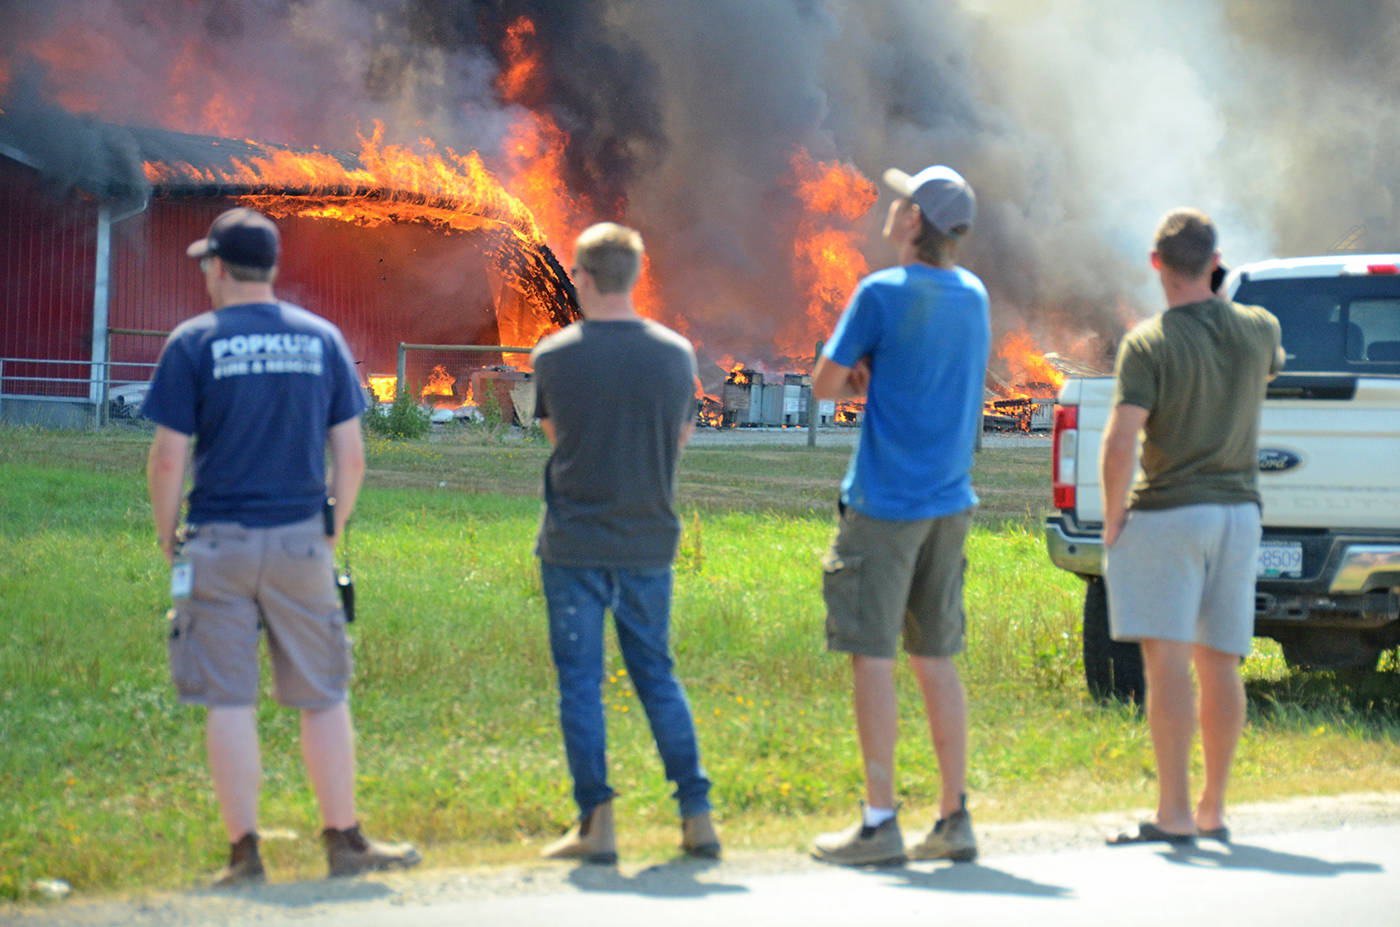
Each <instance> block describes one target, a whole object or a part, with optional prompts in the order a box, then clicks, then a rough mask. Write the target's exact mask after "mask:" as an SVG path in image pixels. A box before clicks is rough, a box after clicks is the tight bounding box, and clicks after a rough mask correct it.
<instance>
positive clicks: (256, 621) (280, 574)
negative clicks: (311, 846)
mask: <svg viewBox="0 0 1400 927" xmlns="http://www.w3.org/2000/svg"><path fill="white" fill-rule="evenodd" d="M280 247H281V240H280V236H279V234H278V231H277V226H275V225H274V224H273V223H272V221H271V220H270V219H268V218H267V217H266V216H264V215H262V214H261V213H258V212H255V211H253V210H251V209H243V208H239V209H231V210H228V211H227V212H225V213H222V214H221V215H220V216H219V217H218V218H217V219H215V220H214V224H213V225H212V226H211V227H210V229H209V234H208V236H207V237H205V238H201V239H200V240H199V241H196V242H194V243H193V244H191V245H190V246H189V248H188V249H187V252H186V253H187V254H188V255H189V256H190V257H193V258H198V259H199V268H200V271H201V272H202V273H203V274H204V285H205V288H206V290H207V291H208V293H209V299H210V302H211V303H212V304H213V306H214V309H213V311H211V312H205V313H203V314H201V315H198V316H195V317H194V318H192V319H189V320H187V321H185V322H183V323H182V324H180V325H179V326H178V327H176V329H175V331H173V332H172V333H171V334H170V338H169V339H168V340H167V341H166V344H165V347H164V349H163V350H162V351H161V355H160V362H159V364H158V365H157V367H156V372H155V376H154V377H153V378H152V380H151V388H150V392H149V394H148V395H147V398H146V402H145V404H144V406H143V407H142V413H143V414H144V415H145V416H146V417H147V418H149V419H151V420H152V421H154V422H155V423H156V436H155V440H154V441H153V442H152V443H151V452H150V457H149V460H148V461H147V467H146V478H147V485H148V488H149V490H150V495H151V509H152V512H153V515H154V517H155V523H156V539H157V542H158V543H159V545H160V549H161V552H162V553H163V554H164V555H165V558H166V560H167V561H168V562H169V563H170V566H171V579H170V593H171V597H172V598H173V599H174V603H175V605H174V608H172V609H171V612H170V639H169V657H170V671H171V677H172V679H173V680H174V682H175V687H176V690H177V691H178V692H179V696H180V700H181V701H182V702H186V703H192V704H198V705H205V706H207V707H208V718H207V740H208V752H209V769H210V772H211V774H212V776H213V779H214V791H215V793H216V795H217V796H218V799H219V809H220V811H221V813H222V815H223V819H224V826H225V828H226V829H227V831H228V834H229V844H230V849H229V863H228V865H227V866H225V867H224V869H223V871H222V872H220V873H219V875H218V876H217V877H216V880H215V884H216V885H224V886H227V885H237V884H242V883H248V882H260V881H263V879H264V878H265V874H264V870H263V864H262V860H261V857H260V856H259V852H258V833H257V810H258V783H259V779H260V778H261V768H260V762H259V756H258V749H259V747H258V731H257V723H256V718H255V711H256V706H257V699H258V639H259V637H260V633H261V631H262V630H263V629H264V628H265V629H266V630H267V639H268V651H269V655H270V657H271V663H272V670H273V683H274V694H275V695H276V697H277V699H278V701H280V702H281V703H282V704H284V705H287V706H289V707H294V708H298V709H300V710H301V739H302V754H303V756H304V757H305V760H306V766H307V773H308V776H309V778H310V779H311V784H312V787H313V788H314V789H315V791H316V797H317V799H318V801H319V803H320V809H321V816H322V818H323V820H324V822H325V830H324V831H323V832H322V839H323V842H324V843H325V846H326V854H327V860H328V862H329V865H330V872H331V875H353V874H355V873H358V872H364V871H367V870H371V869H386V868H391V867H402V866H411V865H413V864H414V863H417V862H418V860H419V855H418V852H417V850H415V849H414V848H413V847H411V846H409V845H407V844H385V843H380V842H378V841H374V840H369V839H367V838H366V837H365V836H364V835H363V834H361V833H360V828H359V823H358V819H357V817H356V814H355V754H354V746H353V733H352V728H351V721H350V708H349V703H348V701H347V687H348V685H349V681H350V642H349V639H348V638H347V637H346V634H345V621H346V616H345V612H344V610H343V608H342V606H341V602H340V600H339V597H338V595H337V590H336V583H335V577H334V572H335V566H334V554H335V545H336V543H337V541H339V539H340V536H341V533H342V532H343V530H344V528H345V523H346V520H347V519H348V518H349V517H350V512H351V510H353V509H354V507H355V497H356V495H357V494H358V493H359V489H360V481H361V479H362V478H363V476H364V470H365V457H364V444H363V441H362V438H361V434H360V413H362V412H363V411H364V409H365V397H364V391H363V390H362V389H361V388H360V382H359V378H358V376H357V375H356V373H355V368H354V363H353V361H352V360H351V359H350V352H349V349H348V348H347V347H346V345H345V339H344V338H343V337H342V336H341V333H340V331H339V329H337V328H336V327H335V326H334V325H332V324H331V323H330V322H327V321H326V320H325V319H322V318H320V317H319V316H316V315H313V314H312V313H310V312H307V311H306V310H305V309H301V308H298V307H296V306H292V305H289V304H287V303H283V302H279V301H278V300H277V299H276V297H275V296H273V293H272V281H273V280H274V279H275V277H276V275H277V261H278V254H279V251H280ZM192 439H193V442H192ZM191 443H193V451H194V480H193V489H192V490H191V492H190V494H189V511H188V513H187V517H186V525H185V527H184V529H182V530H180V531H179V533H178V534H177V525H178V523H179V518H180V503H181V496H182V495H183V493H184V488H185V469H186V465H187V461H188V459H189V456H190V450H191ZM328 447H329V449H330V456H331V475H330V482H329V485H328V484H327V481H326V450H327V448H328Z"/></svg>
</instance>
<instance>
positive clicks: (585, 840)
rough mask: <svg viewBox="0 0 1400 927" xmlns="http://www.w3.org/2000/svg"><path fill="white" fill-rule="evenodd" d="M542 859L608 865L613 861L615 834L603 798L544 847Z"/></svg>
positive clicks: (606, 802)
mask: <svg viewBox="0 0 1400 927" xmlns="http://www.w3.org/2000/svg"><path fill="white" fill-rule="evenodd" d="M540 855H541V856H543V857H545V858H546V859H581V860H583V861H584V862H586V863H600V864H602V865H612V864H613V863H616V862H617V834H616V833H615V832H614V830H613V807H612V802H611V801H605V802H603V803H602V804H601V805H598V806H597V807H595V808H594V809H593V810H592V811H590V812H589V813H588V816H587V817H581V818H579V819H578V821H576V822H575V823H574V826H573V827H571V828H569V832H568V833H567V834H565V835H564V836H562V837H560V838H559V839H558V840H556V841H554V842H553V843H551V844H550V845H549V846H547V847H545V848H544V852H543V853H541V854H540Z"/></svg>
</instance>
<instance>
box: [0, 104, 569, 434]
mask: <svg viewBox="0 0 1400 927" xmlns="http://www.w3.org/2000/svg"><path fill="white" fill-rule="evenodd" d="M363 141H364V150H363V151H362V152H360V153H359V154H348V153H328V152H322V151H317V150H309V151H308V150H297V149H291V148H286V147H280V146H275V145H266V144H260V143H257V142H253V141H248V140H236V139H227V138H216V137H210V136H200V135H191V134H186V133H179V132H172V131H167V130H163V129H151V128H129V127H120V126H113V125H107V124H103V123H98V122H94V121H91V120H84V119H77V118H74V117H71V116H67V115H65V114H62V113H53V112H46V113H44V114H42V116H37V115H34V114H29V115H27V116H20V115H17V114H15V113H13V112H7V113H3V114H0V214H3V215H4V216H5V217H6V221H5V223H4V225H3V227H0V269H2V270H0V421H3V422H6V423H30V422H33V423H44V424H52V425H61V426H81V425H83V424H87V423H93V422H101V421H102V420H104V418H105V417H106V416H107V415H110V414H118V415H121V414H128V413H129V411H130V409H131V407H132V406H133V405H134V404H135V403H136V402H137V401H139V398H140V395H141V392H142V386H141V385H142V384H144V383H145V381H147V380H148V379H149V376H150V371H151V369H152V366H153V364H154V361H155V360H156V357H157V355H158V354H159V351H160V348H161V345H162V344H163V341H164V336H165V334H166V333H167V332H169V331H170V330H171V329H172V328H173V327H174V326H175V325H176V324H178V323H179V322H180V321H182V320H183V319H185V318H187V317H189V316H191V315H193V314H195V313H197V312H200V311H203V310H204V309H205V308H207V305H208V303H207V296H206V295H205V293H204V291H203V285H202V280H201V277H200V275H199V274H198V273H197V272H196V271H195V269H194V266H193V263H192V262H190V261H188V260H187V259H186V258H185V257H184V248H185V245H186V244H188V243H189V242H190V241H193V240H194V239H196V238H199V237H200V236H202V235H203V234H204V233H205V232H206V230H207V229H208V227H209V223H210V222H211V221H212V220H213V218H214V217H215V216H216V215H218V213H219V212H221V211H222V210H224V209H226V208H228V207H229V206H231V205H248V206H252V207H254V208H257V209H260V210H262V211H264V212H266V213H268V214H269V215H272V216H273V217H274V218H276V219H277V221H278V223H279V224H280V225H281V226H282V230H283V238H284V251H285V253H284V256H283V264H282V267H281V269H280V272H279V277H278V280H277V290H278V294H279V296H281V297H282V298H284V299H286V300H288V301H290V302H294V303H298V304H301V305H305V306H307V307H308V308H311V309H313V310H314V311H316V312H318V313H320V314H322V315H324V316H326V317H327V318H329V319H330V320H331V321H333V322H335V323H336V324H337V325H339V326H340V328H341V329H342V330H343V331H344V333H345V336H346V339H347V341H348V342H349V344H350V347H351V350H352V352H353V353H354V355H355V358H356V361H357V363H358V364H359V365H360V366H359V369H360V371H361V375H362V379H363V381H364V382H365V384H366V385H367V386H368V385H370V383H369V381H370V377H371V375H373V374H380V375H384V376H387V377H395V376H396V374H398V373H400V372H402V374H403V379H404V380H405V382H406V383H407V384H409V385H411V386H412V387H413V388H415V389H420V388H421V389H426V388H427V386H426V385H427V384H428V382H429V380H430V379H431V378H432V373H433V369H434V368H442V369H443V370H444V371H445V372H446V371H450V372H451V375H450V379H451V380H452V381H453V382H456V383H459V384H461V386H462V388H463V393H461V394H458V393H456V392H452V394H451V395H447V396H438V397H437V398H438V399H439V400H440V401H441V402H447V403H450V404H460V403H461V402H463V401H465V400H466V399H467V398H468V397H467V396H466V395H465V388H466V386H467V384H468V383H469V382H471V374H472V372H473V371H474V370H477V369H479V368H482V367H486V366H490V365H500V364H501V363H502V362H503V361H507V362H508V361H511V360H515V361H516V362H517V363H518V361H519V358H518V357H512V356H510V355H503V354H501V353H499V352H489V353H471V354H469V353H464V352H456V351H452V352H448V351H439V352H434V351H432V350H429V349H427V348H426V347H420V348H419V349H417V350H414V351H411V352H407V355H406V357H405V358H404V360H403V361H402V364H403V367H402V369H401V368H400V364H401V361H400V356H399V355H400V350H399V346H400V344H401V343H405V342H407V343H411V344H413V345H418V346H428V345H500V346H523V347H530V346H532V345H533V344H534V343H535V341H536V340H537V339H538V337H539V336H540V334H542V333H543V332H546V331H548V330H550V329H552V328H555V327H558V326H560V325H563V324H567V323H568V322H569V321H571V320H572V319H573V318H576V317H577V307H576V304H575V302H574V298H573V291H572V287H571V285H570V284H569V282H568V280H567V277H566V275H565V273H564V271H563V269H562V268H561V267H560V266H559V264H558V262H557V261H556V260H555V258H554V256H553V255H552V254H551V253H550V251H549V249H548V248H547V247H546V246H545V244H544V239H543V237H542V236H541V235H540V233H539V231H538V229H537V228H536V227H535V225H534V220H533V219H532V218H531V216H530V214H529V212H528V211H527V210H526V209H525V208H524V207H523V206H522V205H521V204H520V203H519V202H518V201H516V200H515V199H514V198H513V197H511V196H510V195H509V194H507V193H506V192H505V191H504V190H503V189H502V188H501V187H500V185H499V183H497V181H496V180H495V178H494V177H492V176H491V175H490V174H489V173H488V172H486V171H485V169H484V168H483V167H482V166H481V164H480V161H479V160H478V159H476V158H475V155H471V156H468V157H465V158H462V157H457V156H456V155H454V154H453V153H452V152H450V151H449V152H446V153H445V154H437V153H430V154H428V155H416V154H414V153H412V152H409V151H406V150H404V149H399V148H395V147H393V146H383V147H381V146H380V144H379V141H380V140H379V139H378V138H377V137H371V138H369V139H365V140H363ZM390 382H391V383H392V381H390ZM376 386H377V387H379V388H380V389H382V388H383V386H384V384H383V383H382V382H381V383H379V384H376ZM380 395H381V398H383V393H381V394H380ZM390 395H392V393H390Z"/></svg>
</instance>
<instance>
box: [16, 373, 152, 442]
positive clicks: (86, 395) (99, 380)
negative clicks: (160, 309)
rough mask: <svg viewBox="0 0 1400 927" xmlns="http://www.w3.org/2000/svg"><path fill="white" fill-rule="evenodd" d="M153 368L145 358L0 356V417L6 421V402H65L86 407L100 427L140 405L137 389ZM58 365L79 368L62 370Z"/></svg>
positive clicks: (128, 413)
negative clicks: (114, 359)
mask: <svg viewBox="0 0 1400 927" xmlns="http://www.w3.org/2000/svg"><path fill="white" fill-rule="evenodd" d="M155 367H156V365H155V364H154V363H151V362H146V361H129V360H118V361H93V360H89V359H87V358H66V359H64V358H51V357H0V421H5V420H6V418H5V406H6V404H7V403H11V402H35V401H48V402H67V403H74V404H78V405H87V406H91V407H92V410H93V424H94V425H95V426H97V427H101V426H102V425H105V424H106V423H107V422H108V421H109V420H110V419H111V418H114V417H115V418H125V417H128V416H129V415H132V414H134V412H135V410H136V409H139V408H140V399H141V397H142V395H143V391H142V390H141V389H140V388H141V387H144V386H145V385H146V384H148V383H149V382H150V379H151V373H152V372H153V371H154V370H155ZM63 368H67V369H68V370H69V371H75V370H82V371H83V373H82V375H81V376H79V375H76V374H65V373H64V371H63ZM21 371H23V372H21ZM47 371H54V372H52V373H50V372H47ZM94 371H96V375H95V376H94ZM128 394H130V398H128Z"/></svg>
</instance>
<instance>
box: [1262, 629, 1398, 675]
mask: <svg viewBox="0 0 1400 927" xmlns="http://www.w3.org/2000/svg"><path fill="white" fill-rule="evenodd" d="M1279 645H1280V646H1281V647H1282V648H1283V659H1284V662H1285V663H1287V664H1288V665H1289V666H1291V667H1293V668H1294V669H1312V670H1373V669H1375V668H1376V661H1377V660H1378V659H1379V658H1380V655H1381V647H1380V645H1378V644H1374V643H1371V642H1370V641H1368V640H1366V639H1365V638H1363V637H1362V634H1361V632H1360V631H1354V630H1349V629H1347V628H1310V629H1307V630H1304V629H1302V628H1299V629H1297V630H1295V631H1293V632H1292V633H1291V634H1288V635H1286V636H1283V637H1281V638H1280V639H1279Z"/></svg>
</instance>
